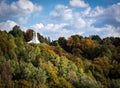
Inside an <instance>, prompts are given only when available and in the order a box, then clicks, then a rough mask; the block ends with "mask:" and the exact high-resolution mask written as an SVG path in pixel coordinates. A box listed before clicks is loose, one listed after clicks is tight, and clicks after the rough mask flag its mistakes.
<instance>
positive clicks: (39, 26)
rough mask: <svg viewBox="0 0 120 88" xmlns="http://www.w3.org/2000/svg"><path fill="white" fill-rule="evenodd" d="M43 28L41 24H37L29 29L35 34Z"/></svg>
mask: <svg viewBox="0 0 120 88" xmlns="http://www.w3.org/2000/svg"><path fill="white" fill-rule="evenodd" d="M43 27H44V25H43V24H42V23H39V24H35V25H33V26H31V28H32V29H33V30H35V31H37V32H39V31H41V29H42V28H43Z"/></svg>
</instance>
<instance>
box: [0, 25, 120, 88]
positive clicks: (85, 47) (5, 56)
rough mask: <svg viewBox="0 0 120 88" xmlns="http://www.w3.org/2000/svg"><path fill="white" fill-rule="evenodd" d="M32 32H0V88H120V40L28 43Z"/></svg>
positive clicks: (75, 38) (93, 38)
mask: <svg viewBox="0 0 120 88" xmlns="http://www.w3.org/2000/svg"><path fill="white" fill-rule="evenodd" d="M32 32H33V30H32V29H29V30H27V31H26V32H23V31H21V29H20V27H19V26H15V27H14V28H13V30H11V31H10V32H9V33H7V32H5V31H0V88H120V38H119V37H107V38H104V39H101V38H100V37H99V36H98V35H93V36H90V37H83V36H80V35H72V36H70V37H69V38H68V39H65V38H64V37H60V38H59V39H58V40H55V41H52V42H51V41H50V39H49V38H44V37H43V36H42V35H40V34H38V38H39V40H40V41H41V43H40V44H28V43H27V41H29V40H31V39H32Z"/></svg>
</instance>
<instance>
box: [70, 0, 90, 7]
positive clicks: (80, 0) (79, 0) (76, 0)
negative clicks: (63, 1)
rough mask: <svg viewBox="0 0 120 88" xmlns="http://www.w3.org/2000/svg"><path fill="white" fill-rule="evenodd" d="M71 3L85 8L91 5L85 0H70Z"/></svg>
mask: <svg viewBox="0 0 120 88" xmlns="http://www.w3.org/2000/svg"><path fill="white" fill-rule="evenodd" d="M70 5H71V6H73V7H80V8H85V7H88V6H89V5H88V4H87V3H85V2H84V0H70Z"/></svg>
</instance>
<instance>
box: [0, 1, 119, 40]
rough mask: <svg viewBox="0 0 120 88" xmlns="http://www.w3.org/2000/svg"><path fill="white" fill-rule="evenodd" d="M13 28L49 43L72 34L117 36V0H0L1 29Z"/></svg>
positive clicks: (102, 36) (8, 29)
mask: <svg viewBox="0 0 120 88" xmlns="http://www.w3.org/2000/svg"><path fill="white" fill-rule="evenodd" d="M15 25H19V26H20V27H21V29H22V30H23V31H26V30H27V29H29V28H31V29H33V30H35V31H37V32H39V33H40V34H42V35H43V36H45V37H50V38H51V39H52V40H54V39H57V38H59V37H62V36H64V37H66V38H68V37H69V36H70V35H73V34H79V35H82V36H90V35H99V36H100V37H101V38H104V37H110V36H114V37H120V0H1V1H0V30H6V31H10V30H11V29H12V27H13V26H15Z"/></svg>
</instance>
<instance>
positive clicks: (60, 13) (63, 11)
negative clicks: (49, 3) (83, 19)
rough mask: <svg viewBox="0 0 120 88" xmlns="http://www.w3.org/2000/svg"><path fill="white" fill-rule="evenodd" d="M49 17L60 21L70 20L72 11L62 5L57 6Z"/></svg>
mask: <svg viewBox="0 0 120 88" xmlns="http://www.w3.org/2000/svg"><path fill="white" fill-rule="evenodd" d="M50 15H51V16H52V17H53V18H55V19H62V20H65V21H66V20H71V19H72V18H73V16H72V10H71V9H70V8H68V7H67V6H64V5H57V6H56V7H55V10H54V11H51V13H50Z"/></svg>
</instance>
